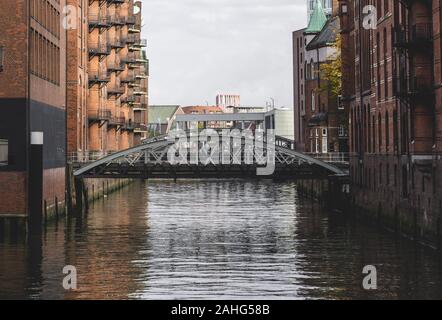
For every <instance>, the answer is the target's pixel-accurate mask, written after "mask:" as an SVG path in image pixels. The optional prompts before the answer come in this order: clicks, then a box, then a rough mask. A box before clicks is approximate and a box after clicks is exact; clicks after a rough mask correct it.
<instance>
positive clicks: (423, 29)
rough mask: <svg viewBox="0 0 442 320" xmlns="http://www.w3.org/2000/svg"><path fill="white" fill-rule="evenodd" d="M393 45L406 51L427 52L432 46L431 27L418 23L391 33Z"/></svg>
mask: <svg viewBox="0 0 442 320" xmlns="http://www.w3.org/2000/svg"><path fill="white" fill-rule="evenodd" d="M393 44H394V46H395V47H397V48H403V49H407V50H422V49H424V50H428V48H431V47H432V44H433V25H432V24H431V23H419V24H415V25H413V26H411V27H410V28H408V27H400V28H398V29H395V30H394V32H393Z"/></svg>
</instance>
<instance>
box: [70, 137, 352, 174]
mask: <svg viewBox="0 0 442 320" xmlns="http://www.w3.org/2000/svg"><path fill="white" fill-rule="evenodd" d="M278 139H281V140H285V139H284V138H281V137H276V140H278ZM174 144H175V140H172V139H169V138H168V136H165V135H164V136H159V137H155V138H152V139H149V140H146V142H145V143H144V144H142V145H139V146H136V147H133V148H130V149H127V150H122V151H119V152H116V153H114V154H110V155H107V156H104V157H102V158H100V159H97V160H94V161H90V160H89V159H87V158H81V157H80V158H78V159H77V161H73V165H74V169H75V171H74V176H75V177H78V178H80V177H83V178H144V179H146V178H161V177H163V178H176V177H185V178H193V177H195V178H199V177H220V178H222V177H240V176H248V177H251V176H254V173H255V172H256V168H257V167H258V166H257V165H245V164H241V165H202V164H201V165H172V164H170V163H169V162H168V161H167V151H168V149H169V147H170V146H172V145H174ZM264 144H265V143H264ZM275 162H276V163H275V165H276V171H275V174H274V176H279V177H282V178H283V177H297V178H304V177H310V178H311V177H326V176H345V175H347V174H346V172H344V171H343V170H342V169H340V168H338V167H337V166H335V165H332V164H330V163H326V162H324V161H321V160H319V159H316V158H314V157H312V156H310V155H306V154H303V153H301V152H298V151H295V150H292V149H290V148H287V147H285V146H283V145H280V144H278V143H277V144H276V146H275ZM255 176H256V174H255Z"/></svg>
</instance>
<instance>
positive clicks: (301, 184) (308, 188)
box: [296, 178, 350, 212]
mask: <svg viewBox="0 0 442 320" xmlns="http://www.w3.org/2000/svg"><path fill="white" fill-rule="evenodd" d="M296 185H297V189H298V193H299V194H300V195H303V196H304V197H306V198H309V199H311V200H312V201H315V202H317V203H319V204H320V205H321V206H322V207H324V208H327V209H329V210H334V211H340V212H348V211H349V210H350V206H349V203H350V195H349V187H348V181H346V180H340V179H334V178H329V179H304V180H299V181H298V182H297V184H296Z"/></svg>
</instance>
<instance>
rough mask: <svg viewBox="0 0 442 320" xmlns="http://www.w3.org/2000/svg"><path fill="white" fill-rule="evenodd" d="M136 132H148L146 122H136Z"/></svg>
mask: <svg viewBox="0 0 442 320" xmlns="http://www.w3.org/2000/svg"><path fill="white" fill-rule="evenodd" d="M134 132H135V133H145V132H148V130H147V126H146V125H145V124H142V123H136V124H135V130H134Z"/></svg>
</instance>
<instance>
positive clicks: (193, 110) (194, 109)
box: [183, 106, 223, 114]
mask: <svg viewBox="0 0 442 320" xmlns="http://www.w3.org/2000/svg"><path fill="white" fill-rule="evenodd" d="M183 111H184V113H185V114H210V113H223V109H222V108H221V107H217V106H188V107H183Z"/></svg>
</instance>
